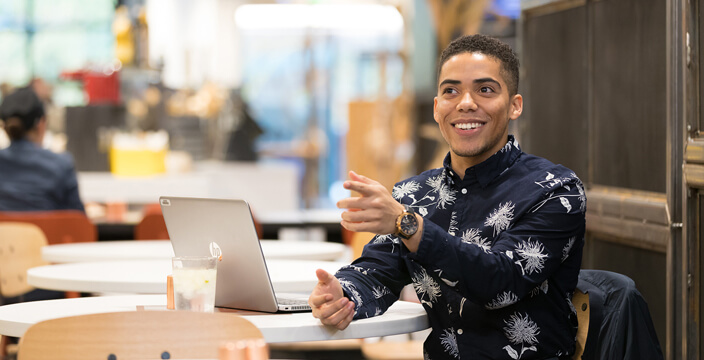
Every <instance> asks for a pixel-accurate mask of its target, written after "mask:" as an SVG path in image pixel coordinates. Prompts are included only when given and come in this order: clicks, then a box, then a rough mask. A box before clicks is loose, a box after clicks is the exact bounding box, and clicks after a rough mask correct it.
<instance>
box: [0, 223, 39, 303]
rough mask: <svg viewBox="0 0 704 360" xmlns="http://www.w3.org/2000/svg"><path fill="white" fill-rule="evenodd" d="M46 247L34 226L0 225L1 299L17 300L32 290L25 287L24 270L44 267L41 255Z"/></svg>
mask: <svg viewBox="0 0 704 360" xmlns="http://www.w3.org/2000/svg"><path fill="white" fill-rule="evenodd" d="M46 244H47V241H46V236H44V233H43V232H42V230H41V229H40V228H39V227H38V226H36V225H34V224H28V223H21V222H2V223H0V294H2V296H3V297H16V296H20V295H22V294H25V293H27V292H30V291H32V290H34V287H32V286H31V285H29V284H27V269H29V268H32V267H35V266H42V265H46V264H47V263H46V262H45V261H44V260H42V254H41V248H42V247H43V246H45V245H46Z"/></svg>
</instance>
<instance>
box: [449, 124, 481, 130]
mask: <svg viewBox="0 0 704 360" xmlns="http://www.w3.org/2000/svg"><path fill="white" fill-rule="evenodd" d="M482 126H484V124H482V123H459V124H455V127H456V128H460V129H462V130H469V129H476V128H479V127H482Z"/></svg>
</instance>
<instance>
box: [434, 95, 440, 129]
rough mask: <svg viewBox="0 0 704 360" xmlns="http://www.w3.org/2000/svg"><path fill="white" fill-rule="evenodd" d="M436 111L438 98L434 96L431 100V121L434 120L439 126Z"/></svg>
mask: <svg viewBox="0 0 704 360" xmlns="http://www.w3.org/2000/svg"><path fill="white" fill-rule="evenodd" d="M437 109H438V97H437V96H436V97H435V98H433V119H435V122H436V123H438V124H439V123H440V120H438V112H437Z"/></svg>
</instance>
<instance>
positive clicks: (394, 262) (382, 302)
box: [335, 235, 410, 319]
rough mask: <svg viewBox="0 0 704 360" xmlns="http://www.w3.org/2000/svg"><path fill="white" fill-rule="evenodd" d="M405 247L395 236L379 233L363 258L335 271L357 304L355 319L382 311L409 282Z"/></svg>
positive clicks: (344, 289)
mask: <svg viewBox="0 0 704 360" xmlns="http://www.w3.org/2000/svg"><path fill="white" fill-rule="evenodd" d="M402 247H404V246H403V245H402V244H401V241H400V240H399V239H398V238H397V237H396V236H393V235H377V236H375V237H374V238H373V239H372V240H371V241H370V242H369V244H367V245H366V246H365V247H364V251H363V252H362V256H361V257H360V258H358V259H357V260H355V261H354V262H353V263H352V264H351V265H348V266H345V267H343V268H341V269H340V270H339V271H338V272H337V273H336V274H335V276H336V277H337V278H338V280H339V281H340V284H341V285H342V289H343V291H344V293H345V296H347V297H348V298H349V299H350V300H352V301H353V302H354V304H355V316H354V318H355V319H361V318H368V317H372V316H376V315H380V314H383V313H384V312H385V311H386V310H387V309H388V308H389V306H391V305H392V304H393V303H394V302H395V301H396V300H398V298H399V295H400V293H401V290H402V289H403V287H404V286H405V285H406V284H408V283H409V282H410V277H409V275H408V270H407V268H406V265H405V263H404V261H403V258H402V255H401V248H402ZM404 248H405V247H404Z"/></svg>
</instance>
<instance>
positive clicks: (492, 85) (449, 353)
mask: <svg viewBox="0 0 704 360" xmlns="http://www.w3.org/2000/svg"><path fill="white" fill-rule="evenodd" d="M518 68H519V64H518V59H517V57H516V54H515V53H514V52H513V50H511V48H510V47H509V46H508V45H506V44H504V43H502V42H500V41H499V40H496V39H494V38H490V37H487V36H483V35H472V36H464V37H461V38H459V39H456V40H454V41H453V42H452V43H450V44H449V45H448V47H447V48H446V49H445V50H444V51H443V53H442V54H441V56H440V59H439V62H438V70H437V74H438V92H437V96H436V97H435V101H434V118H435V121H436V122H437V124H438V126H439V128H440V131H441V133H442V135H443V137H444V139H445V140H446V141H447V143H448V145H449V153H448V155H447V156H446V157H445V160H444V162H443V166H442V167H440V168H437V169H432V170H428V171H426V172H423V173H422V174H420V175H417V176H414V177H411V178H409V179H406V180H404V181H401V182H399V183H397V184H396V185H395V186H394V188H393V191H392V192H391V193H390V192H389V191H388V190H387V189H386V188H385V187H384V186H383V185H381V184H380V183H379V182H377V181H375V180H372V179H369V178H366V177H364V176H362V175H358V174H356V173H355V172H353V171H351V172H350V174H349V175H350V179H349V180H348V181H346V182H345V183H344V187H345V188H346V189H348V190H351V191H356V192H357V193H359V194H360V195H361V196H360V197H350V198H346V199H343V200H340V201H339V202H338V204H337V205H338V207H339V208H342V209H347V211H344V212H343V213H342V222H341V223H342V225H343V226H344V227H345V228H347V229H348V230H351V231H360V232H371V233H375V234H377V235H376V236H375V237H374V238H373V239H372V240H371V241H370V242H369V244H367V245H366V246H365V248H364V251H363V253H362V256H361V257H360V258H358V259H357V260H355V261H354V262H353V263H352V264H351V265H348V266H345V267H343V268H342V269H340V270H339V271H338V272H337V273H336V274H335V275H334V276H333V275H331V274H329V273H327V272H325V271H324V270H318V271H317V272H316V275H317V276H318V280H319V281H318V284H317V285H316V287H315V288H314V289H313V291H312V293H311V295H310V297H309V303H310V305H311V306H312V308H313V316H314V317H316V318H319V319H320V320H321V322H322V323H323V324H325V325H330V326H334V327H336V328H338V329H345V328H346V327H347V326H348V325H349V324H350V322H351V321H352V320H353V319H363V318H367V317H372V316H375V315H379V314H382V313H384V312H385V311H386V310H387V308H388V307H389V306H391V305H392V304H393V303H394V302H395V301H397V300H398V299H399V295H400V293H401V290H402V288H403V287H404V286H405V285H407V284H412V285H413V288H414V290H415V292H416V294H417V296H418V299H419V300H420V302H421V304H422V305H423V307H424V308H425V310H426V312H427V314H428V319H429V322H430V325H431V328H432V331H431V333H430V334H429V335H428V338H427V339H426V340H425V343H424V357H425V358H426V359H494V360H498V359H568V358H570V357H571V354H573V353H574V352H575V336H576V331H577V314H576V311H575V308H574V306H573V305H572V302H571V298H572V295H573V293H574V291H575V287H576V285H577V280H578V275H579V269H580V266H581V261H582V247H583V244H584V231H585V210H586V196H585V192H584V186H583V184H582V182H581V181H580V179H579V178H578V177H577V175H576V174H575V173H574V172H573V171H571V170H570V169H568V168H566V167H564V166H561V165H555V164H553V163H551V162H550V161H548V160H546V159H543V158H540V157H537V156H534V155H530V154H527V153H524V152H523V151H522V150H521V148H520V146H519V144H518V142H517V140H516V139H515V137H514V136H513V135H509V133H508V124H509V122H510V121H511V120H515V119H517V118H518V117H519V116H520V115H521V113H522V110H523V98H522V96H521V95H520V94H518Z"/></svg>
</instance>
